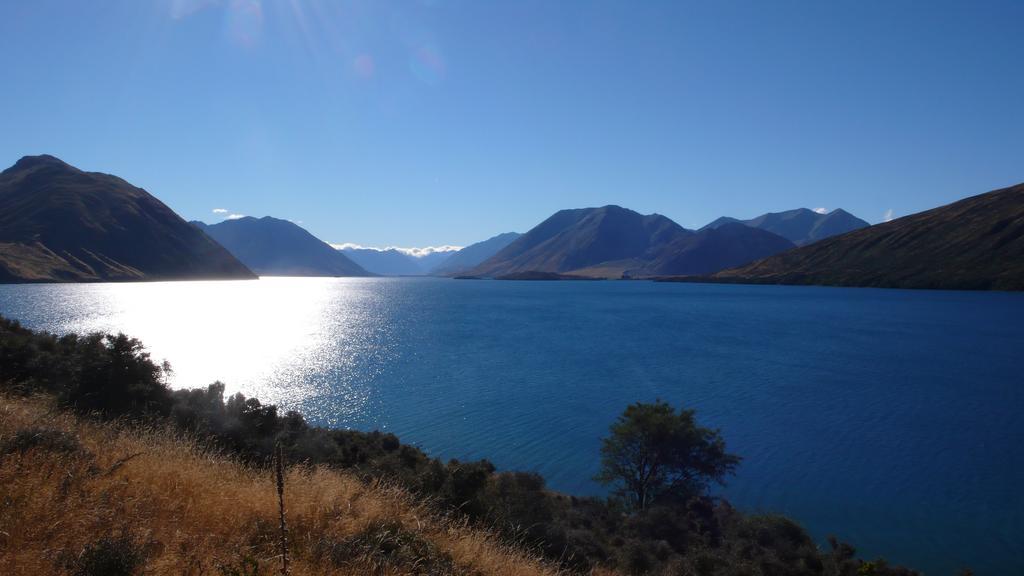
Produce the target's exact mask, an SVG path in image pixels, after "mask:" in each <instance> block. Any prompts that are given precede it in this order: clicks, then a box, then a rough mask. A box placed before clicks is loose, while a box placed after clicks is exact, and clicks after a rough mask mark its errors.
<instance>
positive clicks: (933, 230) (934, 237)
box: [710, 184, 1024, 290]
mask: <svg viewBox="0 0 1024 576" xmlns="http://www.w3.org/2000/svg"><path fill="white" fill-rule="evenodd" d="M710 280H712V281H722V282H752V283H772V284H823V285H834V286H871V287H886V288H945V289H982V290H985V289H994V290H1024V184H1018V185H1017V186H1013V187H1010V188H1004V189H1001V190H995V191H993V192H988V193H986V194H981V195H978V196H973V197H970V198H966V199H964V200H960V201H959V202H954V203H953V204H949V205H947V206H942V207H939V208H935V209H932V210H928V211H926V212H920V213H918V214H913V215H910V216H906V217H904V218H900V219H898V220H893V221H891V222H886V223H884V224H876V225H875V226H871V227H869V228H862V229H860V230H856V231H854V232H850V233H847V234H843V235H841V236H834V237H832V238H828V239H826V240H822V241H821V242H816V243H814V244H811V245H809V246H804V247H802V248H797V249H796V250H790V251H789V252H785V253H782V254H779V255H776V256H772V257H769V258H765V259H764V260H760V261H758V262H754V263H753V264H749V265H746V266H743V267H740V268H735V269H732V270H726V271H723V272H719V273H718V274H715V275H714V276H713V277H711V278H710Z"/></svg>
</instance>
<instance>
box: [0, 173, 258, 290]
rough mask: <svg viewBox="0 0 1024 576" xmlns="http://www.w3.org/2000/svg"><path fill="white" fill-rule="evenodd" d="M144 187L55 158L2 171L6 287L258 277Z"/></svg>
mask: <svg viewBox="0 0 1024 576" xmlns="http://www.w3.org/2000/svg"><path fill="white" fill-rule="evenodd" d="M253 277H254V276H253V274H252V272H250V271H249V270H248V269H247V268H246V267H245V266H244V265H243V264H242V263H241V262H239V261H238V260H237V259H236V258H235V257H234V256H232V255H231V254H230V253H229V252H228V251H227V250H225V249H224V248H223V247H221V246H220V245H219V244H217V243H216V242H215V241H213V240H212V239H211V238H210V237H209V236H207V235H206V234H204V233H203V232H201V231H199V230H197V229H195V228H194V227H193V226H191V225H189V223H188V222H186V221H185V220H183V219H182V218H181V217H180V216H178V215H177V214H175V213H174V211H172V210H171V209H170V208H168V207H167V206H166V205H164V204H163V203H162V202H160V201H159V200H157V199H156V198H154V197H153V196H152V195H150V194H149V193H148V192H146V191H145V190H143V189H142V188H137V187H135V186H132V185H131V184H129V183H128V182H125V181H124V180H122V179H121V178H118V177H116V176H111V175H109V174H101V173H98V172H84V171H82V170H79V169H77V168H75V167H73V166H70V165H68V164H65V163H64V162H62V161H60V160H58V159H57V158H54V157H53V156H45V155H44V156H26V157H24V158H22V159H21V160H19V161H18V162H17V163H16V164H15V165H14V166H12V167H11V168H8V169H7V170H4V171H3V172H2V173H0V282H83V281H100V280H103V281H115V280H172V279H173V280H178V279H182V280H183V279H215V278H217V279H219V278H223V279H230V278H253Z"/></svg>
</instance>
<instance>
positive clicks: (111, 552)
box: [68, 534, 146, 576]
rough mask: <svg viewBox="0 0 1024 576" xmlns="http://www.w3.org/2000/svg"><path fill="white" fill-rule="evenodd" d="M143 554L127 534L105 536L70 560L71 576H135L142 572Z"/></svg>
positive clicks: (144, 559) (144, 560)
mask: <svg viewBox="0 0 1024 576" xmlns="http://www.w3.org/2000/svg"><path fill="white" fill-rule="evenodd" d="M145 562H146V557H145V553H144V551H143V549H142V547H141V546H139V545H138V544H137V543H136V542H135V541H134V540H132V538H131V537H130V536H128V535H127V534H121V535H119V536H105V537H103V538H100V539H99V540H97V541H95V542H92V543H90V544H88V545H86V547H85V548H84V549H83V550H82V552H81V554H79V555H78V557H76V558H74V559H73V560H71V562H70V563H69V565H68V571H69V572H70V573H71V575H72V576H135V575H136V574H140V573H141V572H142V568H143V565H144V564H145Z"/></svg>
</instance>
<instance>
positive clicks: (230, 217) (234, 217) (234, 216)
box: [224, 214, 245, 220]
mask: <svg viewBox="0 0 1024 576" xmlns="http://www.w3.org/2000/svg"><path fill="white" fill-rule="evenodd" d="M224 218H225V219H227V220H238V219H239V218H245V214H228V215H227V216H225V217H224Z"/></svg>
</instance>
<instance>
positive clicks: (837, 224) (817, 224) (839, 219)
mask: <svg viewBox="0 0 1024 576" xmlns="http://www.w3.org/2000/svg"><path fill="white" fill-rule="evenodd" d="M730 223H740V224H746V225H747V226H751V227H753V228H760V229H761V230H767V231H769V232H773V233H775V234H778V235H779V236H782V237H783V238H786V239H788V240H789V241H790V242H793V243H794V244H796V245H797V246H804V245H807V244H811V243H814V242H817V241H819V240H824V239H825V238H829V237H831V236H836V235H838V234H845V233H846V232H852V231H853V230H858V229H860V228H867V227H868V226H870V224H868V223H867V222H865V221H863V220H861V219H860V218H857V217H856V216H854V215H853V214H850V213H849V212H847V211H846V210H843V209H842V208H839V209H836V210H833V211H831V212H828V213H826V214H821V213H819V212H815V211H814V210H808V209H807V208H797V209H796V210H787V211H785V212H770V213H768V214H762V215H761V216H758V217H757V218H751V219H750V220H738V219H736V218H730V217H728V216H723V217H722V218H719V219H717V220H715V221H714V222H712V223H710V224H708V225H707V226H704V227H703V228H701V230H707V229H710V228H718V227H720V226H722V225H724V224H730Z"/></svg>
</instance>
